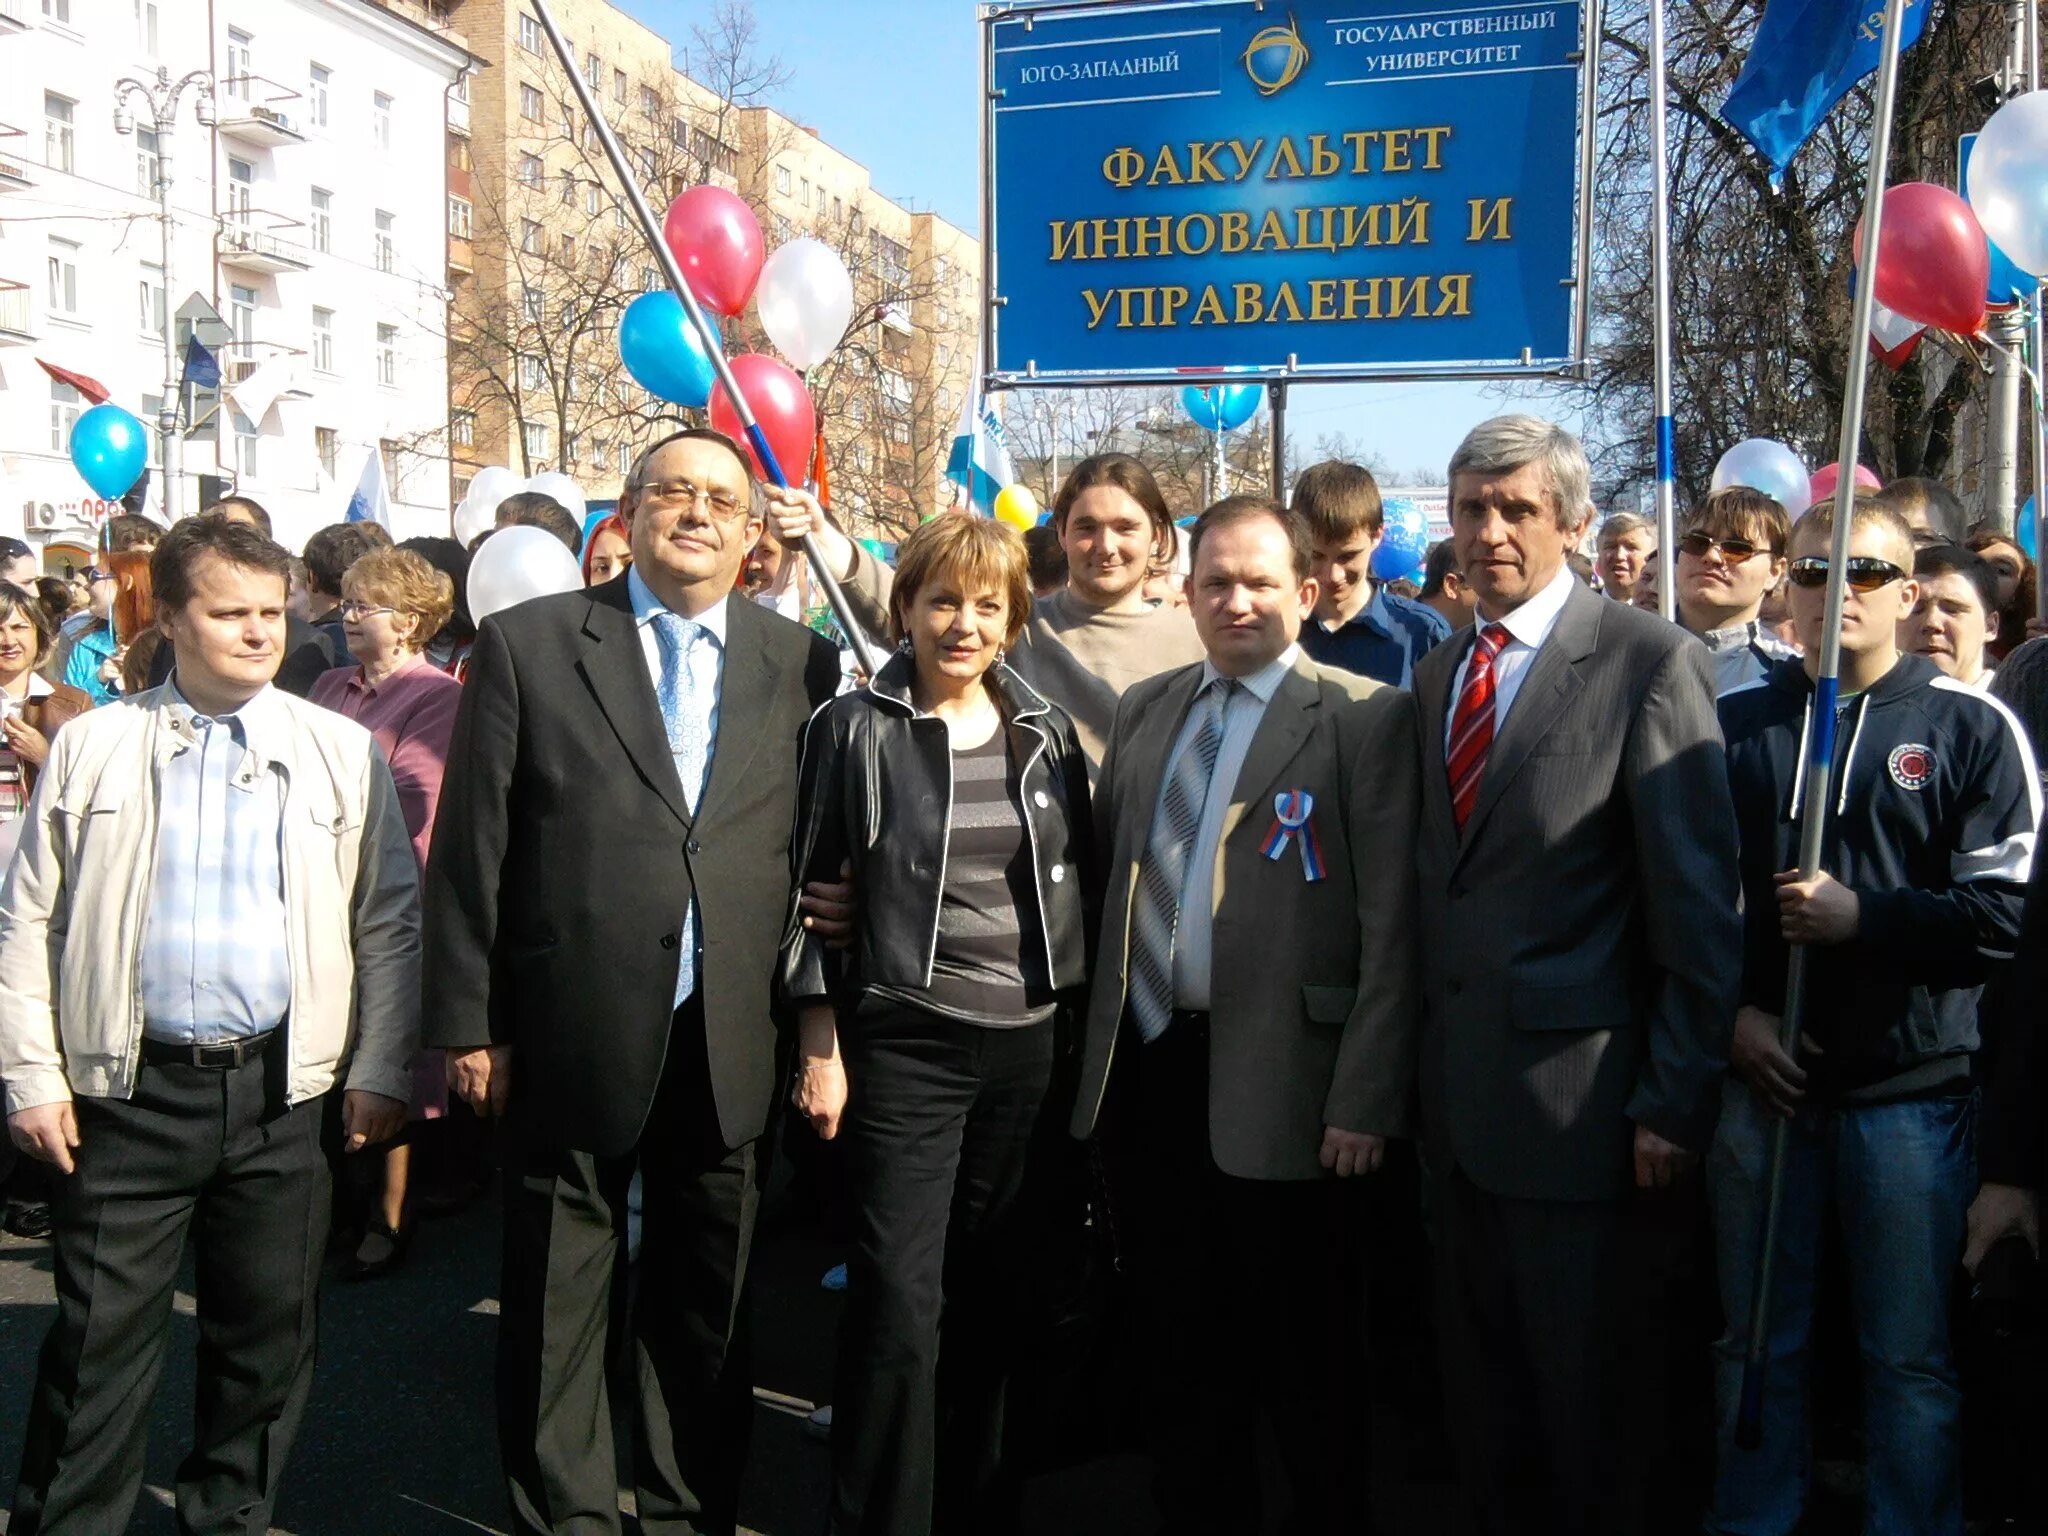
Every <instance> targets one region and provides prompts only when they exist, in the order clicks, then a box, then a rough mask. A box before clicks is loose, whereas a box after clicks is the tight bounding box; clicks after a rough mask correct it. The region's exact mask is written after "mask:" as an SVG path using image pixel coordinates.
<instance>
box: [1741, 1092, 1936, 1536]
mask: <svg viewBox="0 0 2048 1536" xmlns="http://www.w3.org/2000/svg"><path fill="white" fill-rule="evenodd" d="M1773 1123H1774V1122H1773V1121H1772V1119H1771V1117H1770V1115H1769V1114H1767V1113H1766V1112H1765V1111H1764V1109H1763V1108H1762V1107H1761V1106H1760V1105H1759V1104H1758V1102H1757V1100H1756V1097H1755V1096H1754V1095H1753V1094H1752V1093H1751V1092H1750V1091H1749V1089H1748V1087H1747V1086H1745V1085H1744V1084H1743V1083H1741V1082H1740V1081H1738V1080H1737V1079H1736V1078H1734V1077H1733V1076H1731V1077H1730V1078H1729V1079H1728V1081H1727V1085H1726V1087H1725V1089H1724V1090H1723V1092H1722V1096H1721V1124H1720V1128H1719V1130H1717V1131H1716V1132H1715V1135H1714V1149H1713V1152H1712V1153H1711V1154H1710V1156H1709V1157H1708V1160H1707V1188H1708V1193H1709V1195H1710V1197H1711V1199H1712V1202H1713V1208H1714V1236H1715V1242H1714V1249H1715V1255H1716V1263H1717V1266H1718V1268H1719V1271H1720V1282H1721V1302H1722V1309H1723V1311H1724V1312H1725V1313H1726V1315H1727V1325H1726V1331H1725V1332H1724V1333H1723V1335H1722V1337H1721V1340H1720V1342H1719V1343H1718V1344H1717V1345H1716V1348H1715V1353H1716V1356H1717V1359H1716V1361H1715V1383H1714V1385H1715V1394H1714V1395H1715V1406H1716V1408H1717V1410H1718V1413H1719V1420H1720V1424H1719V1442H1720V1444H1719V1451H1720V1458H1719V1473H1718V1476H1717V1477H1716V1479H1715V1484H1714V1509H1713V1513H1712V1515H1711V1516H1710V1517H1709V1518H1708V1521H1707V1530H1708V1531H1710V1532H1713V1533H1715V1536H1788V1533H1790V1532H1791V1531H1793V1530H1794V1529H1796V1528H1797V1526H1798V1524H1799V1517H1800V1514H1801V1512H1802V1510H1803V1509H1804V1507H1805V1504H1806V1496H1807V1491H1808V1489H1809V1487H1810V1486H1811V1483H1812V1470H1813V1469H1812V1445H1811V1441H1810V1429H1809V1426H1808V1422H1807V1397H1808V1393H1807V1347H1808V1343H1809V1341H1810V1340H1811V1338H1812V1335H1813V1302H1814V1285H1815V1272H1816V1271H1817V1269H1818V1268H1819V1263H1820V1249H1821V1223H1822V1222H1823V1221H1824V1220H1825V1219H1826V1215H1827V1210H1828V1207H1829V1205H1830V1203H1832V1204H1833V1206H1834V1208H1835V1213H1836V1215H1837V1217H1838V1218H1839V1220H1840V1221H1841V1224H1842V1246H1843V1250H1844V1252H1845V1253H1846V1255H1847V1257H1848V1267H1849V1290H1850V1305H1851V1307H1852V1308H1853V1309H1854V1312H1855V1323H1856V1342H1857V1347H1858V1350H1859V1351H1860V1353H1861V1355H1862V1364H1863V1421H1864V1436H1865V1441H1866V1444H1867V1448H1868V1464H1869V1465H1868V1481H1867V1484H1866V1489H1867V1491H1866V1498H1865V1512H1864V1517H1863V1530H1864V1536H1961V1532H1962V1529H1963V1505H1962V1484H1961V1476H1960V1464H1961V1444H1962V1422H1961V1421H1962V1392H1961V1389H1960V1388H1959V1387H1958V1386H1957V1383H1956V1372H1955V1362H1954V1360H1953V1359H1952V1358H1951V1356H1950V1353H1949V1338H1948V1311H1949V1292H1950V1288H1951V1283H1952V1280H1953V1277H1954V1274H1955V1269H1956V1264H1957V1262H1958V1260H1959V1258H1960V1256H1961V1254H1962V1251H1963V1225H1964V1218H1965V1217H1966V1215H1967V1214H1968V1212H1969V1207H1970V1201H1971V1200H1972V1199H1973V1198H1974V1197H1975V1195H1976V1192H1977V1152H1976V1129H1977V1101H1976V1099H1975V1098H1974V1097H1969V1098H1946V1099H1913V1100H1907V1101H1905V1102H1902V1103H1896V1104H1868V1105H1845V1106H1839V1107H1835V1108H1830V1109H1824V1110H1814V1109H1807V1110H1802V1111H1801V1112H1800V1114H1799V1115H1798V1116H1797V1117H1796V1118H1795V1119H1794V1120H1793V1122H1792V1134H1791V1138H1790V1141H1789V1142H1788V1144H1787V1148H1786V1159H1785V1184H1784V1196H1783V1204H1782V1206H1781V1208H1780V1218H1779V1227H1778V1232H1779V1244H1778V1253H1777V1275H1776V1279H1775V1281H1774V1290H1775V1294H1774V1296H1773V1298H1772V1300H1773V1305H1772V1309H1771V1331H1770V1354H1769V1366H1768V1372H1767V1375H1766V1377H1765V1387H1764V1416H1763V1444H1762V1445H1761V1446H1760V1447H1759V1448H1758V1449H1756V1450H1754V1451H1744V1450H1738V1449H1737V1448H1736V1446H1735V1444H1734V1435H1735V1412H1736V1403H1737V1401H1738V1399H1739V1398H1740V1396H1741V1390H1742V1359H1743V1355H1744V1352H1745V1350H1746V1348H1747V1345H1748V1339H1749V1308H1750V1292H1751V1288H1752V1287H1753V1286H1754V1284H1755V1280H1756V1275H1755V1270H1756V1249H1757V1242H1758V1238H1759V1232H1760V1223H1761V1221H1762V1218H1763V1209H1764V1200H1765V1196H1766V1193H1767V1181H1768V1178H1769V1165H1770V1146H1771V1127H1772V1125H1773Z"/></svg>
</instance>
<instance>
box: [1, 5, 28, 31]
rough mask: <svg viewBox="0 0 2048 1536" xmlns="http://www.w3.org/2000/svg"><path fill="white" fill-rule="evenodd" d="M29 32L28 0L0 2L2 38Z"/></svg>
mask: <svg viewBox="0 0 2048 1536" xmlns="http://www.w3.org/2000/svg"><path fill="white" fill-rule="evenodd" d="M27 30H28V0H0V37H13V36H14V35H15V34H16V33H18V32H26V31H27Z"/></svg>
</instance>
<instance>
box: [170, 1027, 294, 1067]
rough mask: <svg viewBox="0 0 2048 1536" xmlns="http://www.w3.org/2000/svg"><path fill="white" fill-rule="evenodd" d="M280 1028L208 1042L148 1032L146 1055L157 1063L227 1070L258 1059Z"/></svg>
mask: <svg viewBox="0 0 2048 1536" xmlns="http://www.w3.org/2000/svg"><path fill="white" fill-rule="evenodd" d="M276 1033H277V1031H276V1030H275V1029H270V1030H266V1031H264V1032H263V1033H262V1034H260V1035H249V1036H247V1037H246V1038H244V1039H241V1040H214V1041H209V1042H207V1043H206V1044H204V1045H190V1044H186V1043H185V1042H183V1041H178V1040H152V1039H150V1038H149V1037H148V1036H146V1035H145V1036H144V1037H143V1040H142V1059H143V1060H144V1061H146V1062H148V1063H149V1064H150V1065H151V1066H153V1067H168V1066H176V1067H212V1068H214V1069H216V1070H219V1071H226V1070H228V1069H230V1068H233V1067H239V1066H242V1065H244V1064H245V1063H247V1062H251V1061H254V1060H255V1059H256V1058H257V1057H259V1056H261V1055H262V1054H263V1048H264V1047H265V1046H267V1045H268V1044H270V1039H271V1036H273V1035H275V1034H276Z"/></svg>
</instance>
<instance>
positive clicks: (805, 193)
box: [796, 176, 811, 208]
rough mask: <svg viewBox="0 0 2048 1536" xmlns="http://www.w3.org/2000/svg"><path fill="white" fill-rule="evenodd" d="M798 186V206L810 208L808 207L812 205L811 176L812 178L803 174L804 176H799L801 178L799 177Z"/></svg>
mask: <svg viewBox="0 0 2048 1536" xmlns="http://www.w3.org/2000/svg"><path fill="white" fill-rule="evenodd" d="M796 188H797V191H796V201H797V206H798V207H800V208H808V207H810V206H811V178H810V177H808V176H802V177H799V178H798V179H797V184H796Z"/></svg>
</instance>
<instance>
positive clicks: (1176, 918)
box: [1129, 677, 1238, 1041]
mask: <svg viewBox="0 0 2048 1536" xmlns="http://www.w3.org/2000/svg"><path fill="white" fill-rule="evenodd" d="M1237 689H1238V684H1237V683H1236V682H1235V681H1234V680H1232V679H1230V678H1227V677H1219V678H1214V679H1212V680H1211V681H1210V682H1209V684H1208V685H1207V687H1205V688H1204V689H1203V691H1202V696H1201V697H1200V698H1198V699H1197V700H1196V701H1195V708H1196V709H1197V710H1199V711H1201V724H1200V725H1199V726H1197V727H1196V729H1195V735H1194V739H1193V740H1192V741H1190V742H1189V743H1188V745H1187V749H1186V750H1185V751H1183V752H1182V753H1181V755H1180V756H1179V757H1177V758H1176V759H1174V763H1173V768H1172V771H1171V772H1170V773H1169V774H1168V776H1167V780H1166V789H1165V791H1164V792H1163V793H1162V794H1161V795H1160V797H1159V814H1158V816H1157V817H1155V818H1154V820H1153V823H1152V830H1151V836H1150V839H1149V841H1148V842H1147V844H1146V847H1145V862H1144V865H1143V866H1142V868H1141V869H1140V870H1139V874H1138V895H1137V902H1136V910H1135V911H1133V912H1132V914H1131V958H1130V989H1129V998H1130V1007H1131V1018H1132V1019H1133V1021H1135V1022H1136V1024H1137V1026H1138V1035H1139V1038H1140V1039H1143V1040H1146V1041H1152V1040H1157V1039H1158V1038H1159V1037H1160V1036H1161V1035H1163V1034H1164V1033H1166V1026H1167V1025H1168V1024H1169V1023H1171V1022H1172V1020H1173V937H1174V930H1175V929H1176V928H1177V927H1178V926H1179V925H1180V897H1181V890H1182V887H1183V885H1184V883H1185V881H1186V878H1187V871H1188V853H1189V852H1190V850H1192V849H1193V847H1194V844H1195V831H1196V829H1197V828H1199V827H1200V826H1201V824H1202V809H1203V807H1204V806H1205V805H1206V804H1207V803H1208V799H1209V793H1210V790H1211V789H1212V787H1213V784H1212V781H1213V780H1214V779H1215V777H1216V756H1217V754H1218V753H1219V752H1220V751H1221V750H1222V749H1223V713H1224V711H1225V710H1226V709H1228V708H1229V707H1230V701H1231V699H1232V698H1233V697H1234V696H1235V695H1236V693H1237Z"/></svg>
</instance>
